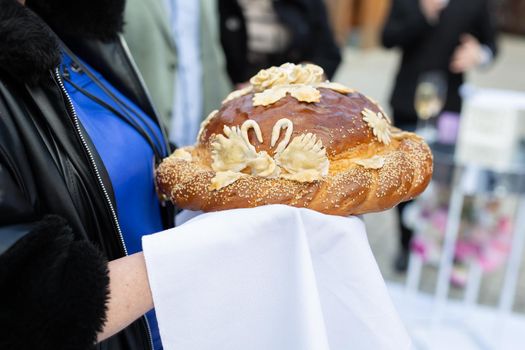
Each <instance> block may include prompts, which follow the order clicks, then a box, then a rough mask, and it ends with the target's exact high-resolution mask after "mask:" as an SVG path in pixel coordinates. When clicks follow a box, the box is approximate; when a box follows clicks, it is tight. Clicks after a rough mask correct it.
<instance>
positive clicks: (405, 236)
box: [397, 201, 414, 252]
mask: <svg viewBox="0 0 525 350" xmlns="http://www.w3.org/2000/svg"><path fill="white" fill-rule="evenodd" d="M411 202H412V201H408V202H403V203H399V205H398V206H397V216H398V220H399V243H400V246H399V247H400V248H401V251H402V252H408V250H409V249H410V241H411V240H412V236H413V234H414V233H413V232H412V230H411V229H410V228H408V227H406V226H405V225H404V224H403V220H402V217H403V212H404V210H405V207H406V206H407V204H409V203H411Z"/></svg>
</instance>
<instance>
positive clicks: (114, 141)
mask: <svg viewBox="0 0 525 350" xmlns="http://www.w3.org/2000/svg"><path fill="white" fill-rule="evenodd" d="M83 64H84V65H85V66H86V67H87V68H88V69H89V70H90V72H91V73H92V74H93V75H94V76H95V77H96V78H97V79H98V81H99V82H101V83H102V84H103V86H105V87H106V88H107V89H109V91H111V93H112V94H113V95H114V96H116V97H117V98H118V100H119V102H120V103H116V102H115V101H114V100H113V99H111V98H110V96H109V94H107V93H106V92H105V91H104V90H103V89H102V88H100V87H99V86H98V85H97V84H96V83H95V82H94V81H93V80H92V79H91V78H90V77H89V76H88V75H87V74H86V73H85V72H83V71H82V70H79V69H77V66H76V65H74V63H73V61H72V59H71V57H69V56H68V55H66V54H63V55H62V65H61V73H62V75H63V76H65V77H67V79H65V81H64V85H65V88H66V90H67V92H68V94H69V95H70V97H71V99H72V102H73V106H74V108H75V111H76V113H77V115H78V118H79V120H80V122H81V124H82V125H83V127H84V129H85V130H86V132H87V133H88V135H89V137H90V139H91V140H92V142H93V144H94V145H95V148H96V150H97V152H98V153H99V155H100V157H101V158H102V161H103V163H104V166H105V168H106V169H107V172H108V174H109V177H110V180H111V184H112V186H113V191H114V194H115V199H116V211H117V216H118V220H119V223H120V226H121V229H122V234H123V238H124V242H125V245H126V248H127V250H128V254H133V253H136V252H139V251H142V243H141V237H142V236H143V235H147V234H151V233H154V232H158V231H161V230H163V225H162V219H161V211H160V202H159V200H158V198H157V194H156V192H155V186H154V165H155V164H154V151H153V148H152V147H155V148H156V149H157V150H158V151H157V152H158V153H159V154H160V155H162V156H166V154H167V150H166V147H165V145H164V142H163V141H162V140H163V138H162V133H161V131H160V129H159V127H158V126H157V125H156V123H155V122H154V121H153V120H152V119H151V118H150V117H149V116H147V115H146V114H144V113H143V112H142V111H141V110H140V109H139V108H138V107H137V106H136V105H135V104H134V103H133V102H131V101H130V100H129V99H128V98H126V97H125V96H124V95H122V94H121V93H119V92H118V91H117V90H116V89H114V88H113V87H112V86H111V84H109V82H108V81H107V80H105V79H104V78H103V77H102V76H101V75H100V74H99V73H97V72H96V71H95V70H93V69H92V68H90V67H89V66H88V65H87V64H86V63H85V62H83ZM68 80H69V81H68ZM75 85H76V86H75ZM78 88H80V89H78ZM81 90H85V91H87V92H88V93H89V94H91V95H93V96H95V97H96V98H98V99H100V100H102V101H104V102H105V103H106V104H108V105H109V106H111V107H112V108H114V109H115V110H116V111H118V112H120V113H121V115H123V116H126V117H127V118H128V120H131V123H130V122H129V121H128V122H126V121H125V120H123V119H122V118H121V117H119V116H118V115H117V114H116V113H114V112H113V111H111V108H107V106H104V105H103V104H101V103H97V102H95V101H94V100H93V99H92V98H89V97H88V96H87V95H86V94H85V93H83V92H81ZM130 124H134V125H135V126H132V125H130ZM138 130H141V131H140V132H139V131H138ZM141 133H142V134H141ZM148 138H149V140H150V141H149V142H148V141H147V140H148ZM146 316H147V319H148V323H149V325H150V329H151V333H152V340H153V344H154V347H155V349H162V343H161V341H160V335H159V331H158V326H157V320H156V318H155V312H154V310H152V311H150V312H149V313H148V314H147V315H146Z"/></svg>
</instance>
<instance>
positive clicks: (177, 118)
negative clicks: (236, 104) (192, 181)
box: [124, 0, 231, 147]
mask: <svg viewBox="0 0 525 350" xmlns="http://www.w3.org/2000/svg"><path fill="white" fill-rule="evenodd" d="M125 21H126V25H125V27H124V36H125V38H126V41H127V43H128V45H129V48H130V51H131V54H132V55H133V57H134V59H135V62H136V63H137V66H138V69H139V70H140V72H141V73H142V76H143V77H144V80H145V83H146V85H147V87H148V90H149V91H150V93H151V97H152V100H153V102H154V103H155V106H156V107H157V110H158V111H159V113H160V115H161V116H162V119H163V121H164V123H165V124H166V126H167V127H168V129H169V138H170V141H171V142H173V143H175V144H176V145H177V146H178V147H182V146H187V145H191V144H193V143H195V139H196V137H197V133H198V131H199V127H200V123H201V121H202V119H204V117H206V116H207V115H208V114H209V113H210V112H211V111H212V110H214V109H216V108H217V107H218V106H220V105H221V102H222V100H223V99H224V98H225V97H226V95H227V94H228V93H229V92H230V91H231V83H230V82H229V79H228V76H227V73H226V63H225V60H224V54H223V52H222V48H221V46H220V42H219V23H218V10H217V3H216V1H210V0H198V1H187V0H127V5H126V11H125ZM205 77H206V78H205Z"/></svg>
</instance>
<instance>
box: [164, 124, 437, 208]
mask: <svg viewBox="0 0 525 350" xmlns="http://www.w3.org/2000/svg"><path fill="white" fill-rule="evenodd" d="M394 135H396V134H394ZM398 135H399V136H398V137H394V140H393V141H392V143H391V144H390V145H389V146H388V147H382V148H381V146H379V145H375V146H374V147H378V148H377V149H375V150H374V151H373V153H374V155H377V154H379V155H380V156H381V157H382V158H384V165H383V166H382V167H381V168H380V169H367V168H365V167H363V166H361V165H358V164H356V163H354V162H353V161H354V160H357V159H362V158H363V156H365V157H368V152H369V151H368V147H361V151H353V152H352V151H349V152H346V153H345V154H344V155H342V156H340V157H338V158H337V160H335V159H334V160H333V161H332V162H331V164H330V172H329V175H328V176H327V177H326V178H325V179H324V180H321V181H314V182H297V181H292V180H286V179H267V178H263V177H258V176H252V175H246V176H243V177H241V178H240V179H238V180H237V181H236V182H234V183H233V184H231V185H229V186H226V187H224V188H222V189H220V190H217V191H210V190H209V186H210V184H211V179H212V178H213V177H214V176H215V172H214V171H213V170H212V169H211V168H210V166H209V164H210V159H209V157H210V156H209V151H208V150H207V149H206V148H203V147H199V148H193V147H187V148H185V150H187V151H188V152H189V153H190V154H191V155H192V161H191V162H189V161H186V160H182V159H177V158H176V157H175V156H171V157H169V158H167V159H166V160H165V161H164V162H163V163H162V164H161V165H160V166H159V168H158V169H157V183H158V187H159V190H160V192H162V193H164V194H166V195H167V196H168V197H170V198H171V199H172V200H173V201H174V202H175V203H176V204H177V205H178V206H179V207H181V208H185V209H191V210H203V211H216V210H224V209H234V208H249V207H256V206H261V205H267V204H288V205H291V206H295V207H306V208H310V209H314V210H317V211H319V212H322V213H326V214H333V215H342V216H347V215H352V214H354V215H357V214H363V213H368V212H377V211H381V210H385V209H388V208H391V207H393V206H395V205H397V204H398V203H400V202H402V201H406V200H409V199H412V198H414V197H415V196H417V195H418V194H419V193H421V192H422V191H423V190H424V189H425V187H426V186H427V184H428V182H429V181H430V177H431V174H432V154H431V152H430V149H429V148H428V146H427V145H426V144H425V143H424V142H423V141H422V140H421V139H420V138H419V137H417V136H415V135H414V134H411V133H402V134H398ZM380 148H381V149H380Z"/></svg>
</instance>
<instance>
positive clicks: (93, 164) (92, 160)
mask: <svg viewBox="0 0 525 350" xmlns="http://www.w3.org/2000/svg"><path fill="white" fill-rule="evenodd" d="M55 77H56V79H57V82H58V85H59V87H60V90H61V91H62V94H63V95H64V96H65V98H66V104H67V108H68V110H69V112H70V115H71V118H72V119H73V124H74V126H75V129H76V131H77V134H78V136H79V137H80V141H81V143H82V146H83V147H84V150H85V151H86V153H87V155H88V158H89V161H90V163H91V167H92V168H93V170H94V172H95V175H96V177H97V181H98V184H99V185H100V188H101V189H102V192H103V193H104V198H105V199H106V204H107V205H108V208H109V211H110V212H111V216H112V218H113V224H114V226H115V228H116V230H117V233H118V236H119V239H120V243H121V245H122V249H123V251H124V255H128V249H127V248H126V244H125V243H124V236H123V235H122V230H121V228H120V224H119V222H118V218H117V213H116V211H115V208H114V207H113V203H111V199H110V198H109V194H108V191H107V189H106V186H104V182H103V181H102V177H101V176H100V171H99V170H98V167H97V163H96V162H95V158H94V157H93V153H92V152H91V149H90V148H89V146H88V144H87V142H86V139H85V138H84V134H82V129H81V128H80V122H79V120H78V115H77V113H76V111H75V107H74V106H73V101H72V100H71V97H70V96H69V94H68V92H67V90H66V87H65V86H64V82H63V81H62V77H61V76H60V71H59V69H58V68H55ZM142 318H143V319H144V323H145V324H146V331H147V336H148V341H149V344H150V347H151V350H153V349H154V347H153V337H152V335H151V328H150V326H149V322H148V319H147V317H146V316H143V317H142Z"/></svg>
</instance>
